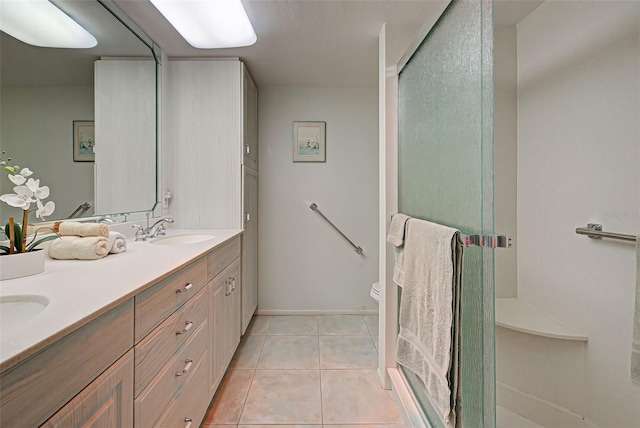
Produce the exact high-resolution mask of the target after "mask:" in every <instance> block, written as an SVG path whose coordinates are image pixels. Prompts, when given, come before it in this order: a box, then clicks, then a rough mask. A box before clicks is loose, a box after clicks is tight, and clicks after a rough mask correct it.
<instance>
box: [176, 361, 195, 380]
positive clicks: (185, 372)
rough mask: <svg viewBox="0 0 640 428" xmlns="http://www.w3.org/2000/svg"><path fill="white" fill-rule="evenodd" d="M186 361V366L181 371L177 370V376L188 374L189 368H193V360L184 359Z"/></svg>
mask: <svg viewBox="0 0 640 428" xmlns="http://www.w3.org/2000/svg"><path fill="white" fill-rule="evenodd" d="M184 362H185V363H187V365H185V366H184V369H182V371H181V372H176V376H184V375H186V374H187V372H188V371H189V369H190V368H191V366H192V365H193V360H184Z"/></svg>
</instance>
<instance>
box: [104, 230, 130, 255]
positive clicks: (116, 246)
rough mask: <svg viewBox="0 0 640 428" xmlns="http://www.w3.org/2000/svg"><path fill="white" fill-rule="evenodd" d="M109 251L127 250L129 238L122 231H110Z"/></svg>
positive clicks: (122, 251)
mask: <svg viewBox="0 0 640 428" xmlns="http://www.w3.org/2000/svg"><path fill="white" fill-rule="evenodd" d="M107 239H108V240H109V253H111V254H119V253H124V252H125V251H127V238H125V236H124V235H123V234H122V233H120V232H114V231H111V232H109V237H108V238H107Z"/></svg>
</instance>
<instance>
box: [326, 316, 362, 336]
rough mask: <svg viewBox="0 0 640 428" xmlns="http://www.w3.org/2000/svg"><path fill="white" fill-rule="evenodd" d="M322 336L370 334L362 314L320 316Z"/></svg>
mask: <svg viewBox="0 0 640 428" xmlns="http://www.w3.org/2000/svg"><path fill="white" fill-rule="evenodd" d="M318 334H319V335H320V336H362V335H367V334H369V331H368V330H367V327H366V326H365V325H364V320H363V319H362V315H320V316H318Z"/></svg>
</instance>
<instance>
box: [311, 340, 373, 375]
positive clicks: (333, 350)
mask: <svg viewBox="0 0 640 428" xmlns="http://www.w3.org/2000/svg"><path fill="white" fill-rule="evenodd" d="M377 366H378V353H377V352H376V348H375V346H374V345H373V341H372V340H371V337H370V336H368V335H367V336H320V368H321V369H363V368H376V367H377Z"/></svg>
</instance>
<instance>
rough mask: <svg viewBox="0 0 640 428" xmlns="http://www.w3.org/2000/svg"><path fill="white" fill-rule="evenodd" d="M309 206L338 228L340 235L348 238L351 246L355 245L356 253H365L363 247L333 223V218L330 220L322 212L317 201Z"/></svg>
mask: <svg viewBox="0 0 640 428" xmlns="http://www.w3.org/2000/svg"><path fill="white" fill-rule="evenodd" d="M309 208H311V211H315V212H317V213H318V214H320V217H322V218H323V219H325V221H326V222H327V223H329V224H330V225H331V226H332V227H333V228H334V229H335V230H337V231H338V233H339V234H340V235H342V237H343V238H344V239H346V240H347V241H349V244H351V246H352V247H353V249H354V250H355V252H356V253H358V254H362V253H363V250H362V248H361V247H360V246H358V245H356V244H354V243H353V241H352V240H351V239H349V238H348V237H347V235H345V234H344V233H343V232H342V231H341V230H340V229H338V226H336V225H335V224H333V222H332V221H331V220H329V219H328V218H327V217H326V216H325V215H324V214H322V212H321V211H320V210H319V209H318V205H316V203H315V202H314V203H312V204H311V205H309Z"/></svg>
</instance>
